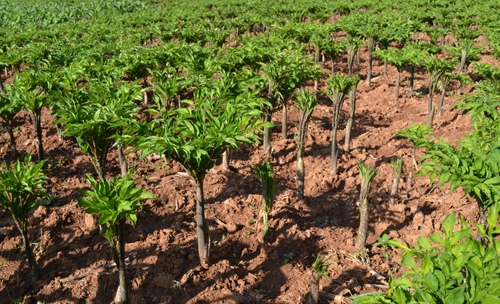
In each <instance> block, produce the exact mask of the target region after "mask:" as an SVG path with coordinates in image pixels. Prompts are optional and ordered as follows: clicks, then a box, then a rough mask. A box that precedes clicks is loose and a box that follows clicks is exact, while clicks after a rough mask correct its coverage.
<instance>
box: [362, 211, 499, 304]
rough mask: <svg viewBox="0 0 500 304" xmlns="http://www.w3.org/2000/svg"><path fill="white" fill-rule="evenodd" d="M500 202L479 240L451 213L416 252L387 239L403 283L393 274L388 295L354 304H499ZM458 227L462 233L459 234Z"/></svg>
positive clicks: (481, 228)
mask: <svg viewBox="0 0 500 304" xmlns="http://www.w3.org/2000/svg"><path fill="white" fill-rule="evenodd" d="M499 211H500V203H498V202H497V203H496V204H495V205H494V206H492V208H491V212H490V215H489V216H488V224H489V225H488V228H486V227H485V226H483V225H481V224H475V226H476V227H477V229H478V231H479V232H480V233H481V234H482V235H483V236H484V238H483V239H482V240H478V239H476V238H475V237H474V235H473V232H472V229H471V228H470V227H469V225H468V224H467V222H466V221H465V220H463V219H460V221H457V220H456V214H455V212H453V213H451V214H449V215H448V216H447V217H446V218H445V219H444V221H443V223H442V225H441V227H442V230H443V232H444V237H443V236H442V235H441V234H439V233H434V234H432V235H431V236H430V237H429V238H427V237H423V236H421V237H419V238H418V244H417V245H415V246H413V247H408V246H407V245H405V244H403V243H401V242H399V241H397V240H391V239H388V238H387V237H385V238H383V239H382V240H380V242H382V243H384V244H387V245H389V246H391V247H395V248H398V249H400V250H402V251H403V253H402V255H401V256H402V263H401V264H402V266H404V267H406V268H407V269H408V270H407V271H406V272H404V273H403V275H402V276H401V277H400V278H397V279H396V278H394V277H393V276H392V275H391V278H390V281H389V288H388V289H387V292H386V293H375V294H366V295H361V296H358V297H355V298H354V301H353V303H354V304H357V303H498V302H499V301H500V265H499V262H498V260H499V256H500V241H498V240H497V239H496V237H495V236H496V235H498V234H499V233H500V227H498V225H497V223H498V212H499ZM457 224H459V226H460V229H459V230H458V231H455V230H454V227H455V226H456V225H457Z"/></svg>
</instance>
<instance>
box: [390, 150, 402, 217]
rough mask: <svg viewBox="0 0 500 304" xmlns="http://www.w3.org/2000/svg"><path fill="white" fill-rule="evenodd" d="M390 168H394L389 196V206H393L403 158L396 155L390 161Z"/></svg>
mask: <svg viewBox="0 0 500 304" xmlns="http://www.w3.org/2000/svg"><path fill="white" fill-rule="evenodd" d="M391 165H392V168H393V169H394V179H393V181H392V189H391V196H390V198H389V206H390V207H392V206H394V201H395V199H396V194H397V192H398V186H399V180H400V179H401V170H402V169H403V159H402V158H401V157H398V158H397V159H395V160H392V161H391Z"/></svg>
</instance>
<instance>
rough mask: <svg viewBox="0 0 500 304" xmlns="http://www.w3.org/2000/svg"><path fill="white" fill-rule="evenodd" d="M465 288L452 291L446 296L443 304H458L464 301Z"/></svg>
mask: <svg viewBox="0 0 500 304" xmlns="http://www.w3.org/2000/svg"><path fill="white" fill-rule="evenodd" d="M464 292H465V286H461V287H457V288H455V289H453V290H452V291H451V292H450V293H449V294H448V296H447V297H446V298H445V299H444V304H458V303H464V301H465V296H464Z"/></svg>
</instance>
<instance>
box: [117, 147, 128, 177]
mask: <svg viewBox="0 0 500 304" xmlns="http://www.w3.org/2000/svg"><path fill="white" fill-rule="evenodd" d="M117 148H118V160H119V162H120V169H121V175H122V177H124V176H125V175H127V172H128V165H127V159H126V158H125V155H124V154H123V146H122V145H118V147H117Z"/></svg>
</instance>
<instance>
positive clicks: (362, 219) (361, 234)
mask: <svg viewBox="0 0 500 304" xmlns="http://www.w3.org/2000/svg"><path fill="white" fill-rule="evenodd" d="M358 168H359V172H360V174H361V190H360V193H359V229H358V241H357V245H358V246H360V247H364V246H365V244H366V238H367V237H368V222H369V217H370V214H369V206H368V195H369V194H370V190H371V186H372V182H373V179H374V178H375V175H376V174H377V170H376V169H373V168H371V167H369V166H367V165H365V164H364V163H359V164H358Z"/></svg>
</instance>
